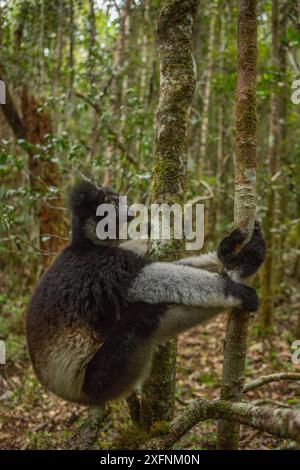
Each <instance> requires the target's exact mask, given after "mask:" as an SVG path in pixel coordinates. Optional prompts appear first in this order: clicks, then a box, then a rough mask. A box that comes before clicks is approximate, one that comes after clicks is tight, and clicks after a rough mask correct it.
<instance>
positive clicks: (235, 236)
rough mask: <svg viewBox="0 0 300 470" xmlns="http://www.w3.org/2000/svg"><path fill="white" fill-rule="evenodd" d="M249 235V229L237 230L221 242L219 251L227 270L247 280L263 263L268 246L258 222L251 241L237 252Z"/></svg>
mask: <svg viewBox="0 0 300 470" xmlns="http://www.w3.org/2000/svg"><path fill="white" fill-rule="evenodd" d="M247 235H248V231H247V229H241V230H240V229H235V230H233V231H232V232H231V234H230V235H228V236H227V237H225V238H224V239H223V240H222V241H221V243H220V245H219V249H218V256H219V258H220V260H221V261H222V262H223V264H224V266H225V268H226V270H228V271H233V270H236V271H238V274H239V276H240V277H241V278H247V277H249V276H251V275H253V274H255V273H256V271H257V270H258V268H259V267H260V265H261V264H262V263H263V261H264V259H265V254H266V244H265V241H264V238H263V235H262V232H261V229H260V225H259V223H258V222H257V221H256V222H255V225H254V231H253V235H252V237H251V240H249V242H248V243H246V245H245V246H243V247H242V248H241V249H240V250H239V251H237V250H238V247H239V245H240V244H241V243H242V242H243V241H244V240H245V239H246V237H247Z"/></svg>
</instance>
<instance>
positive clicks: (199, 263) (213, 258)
mask: <svg viewBox="0 0 300 470" xmlns="http://www.w3.org/2000/svg"><path fill="white" fill-rule="evenodd" d="M174 264H180V265H182V266H191V267H193V268H200V269H205V271H210V272H215V273H216V272H220V271H221V270H222V268H223V263H222V261H221V260H220V259H219V257H218V254H217V252H216V251H210V252H209V253H205V254H203V255H198V256H190V257H188V258H182V259H179V260H178V261H174Z"/></svg>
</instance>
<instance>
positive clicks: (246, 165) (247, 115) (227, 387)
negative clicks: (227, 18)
mask: <svg viewBox="0 0 300 470" xmlns="http://www.w3.org/2000/svg"><path fill="white" fill-rule="evenodd" d="M237 39H238V76H237V92H236V97H237V101H236V169H235V201H234V222H235V224H236V225H237V226H240V227H243V226H247V227H248V228H249V229H253V224H254V218H255V201H256V191H255V181H256V128H257V122H256V61H257V18H256V1H255V0H238V38H237ZM248 322H249V313H248V312H247V311H245V310H242V309H240V308H239V309H237V308H236V309H233V310H232V311H231V312H230V313H229V316H228V321H227V330H226V338H225V348H224V362H223V377H222V388H221V398H222V399H223V400H232V401H237V400H241V399H242V395H243V385H244V374H245V359H246V348H247V334H248ZM238 446H239V425H238V424H233V423H229V422H227V421H221V422H220V424H219V428H218V437H217V447H218V449H238Z"/></svg>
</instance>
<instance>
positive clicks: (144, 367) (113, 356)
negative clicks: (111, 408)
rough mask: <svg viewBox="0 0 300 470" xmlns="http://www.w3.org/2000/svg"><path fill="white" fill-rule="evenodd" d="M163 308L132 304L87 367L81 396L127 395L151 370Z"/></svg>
mask: <svg viewBox="0 0 300 470" xmlns="http://www.w3.org/2000/svg"><path fill="white" fill-rule="evenodd" d="M161 313H162V307H159V306H156V307H155V311H153V306H150V305H147V304H139V303H137V304H134V305H132V306H131V307H130V312H129V316H128V318H127V319H126V320H124V321H121V322H119V323H118V324H117V325H116V326H115V328H114V329H113V331H112V332H111V333H110V334H109V337H108V338H107V340H106V341H105V342H104V344H103V345H102V346H101V347H100V348H99V350H98V351H97V353H96V354H95V356H94V357H93V358H92V359H91V361H90V362H89V364H88V365H87V368H86V373H85V381H84V385H83V390H82V392H83V395H84V397H85V399H87V401H88V402H89V403H90V404H95V405H100V404H103V403H105V402H106V401H108V400H113V399H116V398H120V397H122V396H123V397H126V396H128V395H129V394H130V393H131V392H132V391H133V389H134V387H135V386H136V385H137V384H138V383H141V382H142V381H143V380H144V379H145V378H146V377H147V376H148V375H149V372H150V368H151V363H152V357H153V353H154V351H155V347H156V344H157V342H156V343H155V331H156V330H157V328H158V326H159V316H160V314H161Z"/></svg>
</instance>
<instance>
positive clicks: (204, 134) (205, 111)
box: [198, 8, 217, 178]
mask: <svg viewBox="0 0 300 470" xmlns="http://www.w3.org/2000/svg"><path fill="white" fill-rule="evenodd" d="M210 15H211V16H210V23H209V37H208V51H207V69H206V78H205V85H204V92H203V108H202V117H201V128H200V150H199V161H198V173H199V177H200V178H201V177H202V174H203V167H204V161H205V155H206V148H207V138H208V123H209V105H210V94H211V77H212V71H213V52H214V42H215V25H216V16H217V14H216V10H215V9H214V8H213V9H212V10H211V12H210Z"/></svg>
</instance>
